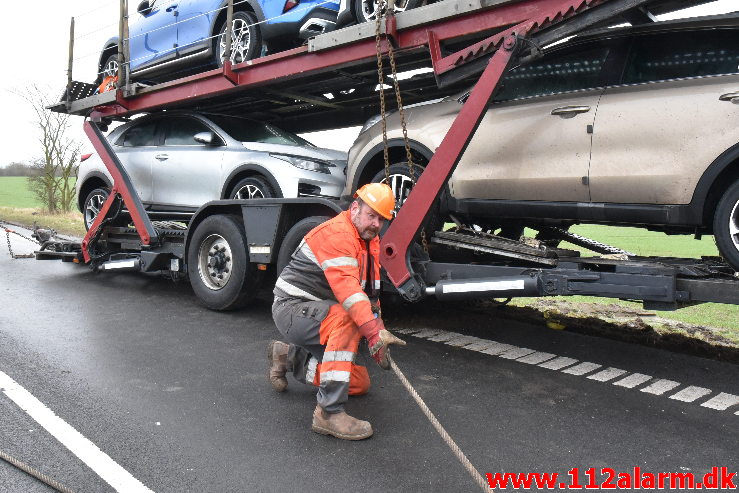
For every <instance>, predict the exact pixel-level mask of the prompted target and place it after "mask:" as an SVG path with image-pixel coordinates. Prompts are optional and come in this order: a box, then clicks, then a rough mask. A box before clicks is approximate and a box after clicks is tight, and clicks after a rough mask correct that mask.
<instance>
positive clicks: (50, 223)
mask: <svg viewBox="0 0 739 493" xmlns="http://www.w3.org/2000/svg"><path fill="white" fill-rule="evenodd" d="M0 221H10V222H13V223H17V224H23V225H26V226H28V227H31V225H32V224H33V223H34V222H36V224H38V225H39V226H40V227H42V228H51V229H54V230H56V231H57V232H58V233H61V234H64V235H70V236H76V237H79V238H82V237H84V236H85V226H84V223H83V221H82V214H80V213H79V212H77V211H74V212H67V213H63V214H49V213H48V212H44V211H43V210H42V209H34V208H18V207H0Z"/></svg>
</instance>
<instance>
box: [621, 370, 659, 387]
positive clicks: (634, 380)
mask: <svg viewBox="0 0 739 493" xmlns="http://www.w3.org/2000/svg"><path fill="white" fill-rule="evenodd" d="M651 379H652V376H651V375H644V374H643V373H632V374H631V375H629V376H628V377H624V378H622V379H621V380H619V381H617V382H613V385H618V386H619V387H626V388H627V389H633V388H634V387H638V386H639V385H641V384H643V383H646V382H648V381H650V380H651Z"/></svg>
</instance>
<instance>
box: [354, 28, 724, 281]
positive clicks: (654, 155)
mask: <svg viewBox="0 0 739 493" xmlns="http://www.w3.org/2000/svg"><path fill="white" fill-rule="evenodd" d="M467 95H468V94H467V93H464V92H463V93H461V94H459V95H457V96H455V97H449V98H446V99H444V100H442V101H438V102H434V103H431V104H426V105H422V106H417V107H413V108H409V109H408V110H407V112H406V119H407V122H408V137H409V138H410V140H411V147H412V148H413V152H414V154H415V158H414V160H415V161H416V162H417V163H418V164H420V165H421V167H420V169H421V170H422V169H423V168H422V167H423V166H424V165H426V164H427V163H428V161H429V160H430V159H431V157H432V156H433V153H434V150H435V149H436V148H437V147H438V146H439V144H440V143H441V141H442V139H443V138H444V136H445V135H446V132H447V130H448V129H449V127H450V126H451V124H452V122H453V120H454V118H455V117H456V116H457V114H458V113H459V111H460V109H461V108H462V105H463V104H464V103H465V101H466V98H467ZM376 121H377V119H374V120H371V121H369V122H368V123H367V124H366V125H365V127H364V128H363V130H362V131H361V132H360V134H359V136H358V138H357V140H356V141H355V143H354V145H353V147H352V148H351V150H350V151H349V165H348V168H347V172H348V180H347V185H346V189H345V191H344V194H350V193H352V192H353V191H354V190H356V189H357V188H358V187H359V186H361V185H362V184H364V183H367V182H370V181H380V180H385V172H384V168H383V157H382V154H383V153H382V129H381V125H379V124H377V123H376ZM388 137H389V138H390V139H391V140H390V144H391V146H392V148H391V151H390V156H391V159H392V164H393V166H391V168H390V172H391V175H392V176H391V184H392V186H393V187H395V189H396V195H397V197H398V198H399V199H400V200H401V201H402V200H403V199H404V197H405V196H407V194H408V191H409V187H411V186H412V183H413V180H414V179H415V178H416V177H411V176H410V171H409V168H408V166H407V164H406V162H405V161H406V159H405V152H404V150H403V141H402V130H401V126H400V122H399V116H398V115H397V114H393V115H391V116H390V118H389V121H388ZM440 206H441V210H442V212H449V213H452V214H454V215H455V216H457V217H460V218H463V219H464V220H466V221H469V222H473V223H476V224H479V225H481V226H487V227H489V228H490V229H497V228H502V229H507V230H509V231H522V229H523V227H524V226H531V227H537V226H541V225H547V224H549V225H552V224H555V225H564V226H567V225H571V224H576V223H601V224H615V225H636V226H643V227H645V228H648V229H652V230H657V231H664V232H666V233H669V234H680V233H697V234H703V233H705V234H714V236H715V238H716V243H717V245H718V248H719V251H720V252H721V254H722V255H723V256H724V257H725V259H726V260H727V261H728V262H729V264H731V265H732V266H733V267H734V269H736V270H739V15H737V14H730V15H724V16H716V17H708V18H703V19H691V20H689V21H685V20H683V21H670V22H656V23H652V24H648V25H640V26H634V27H624V28H615V29H604V30H602V31H599V32H593V33H590V34H587V35H584V36H578V37H576V38H573V39H572V40H570V41H568V42H566V43H563V44H560V45H557V46H554V47H552V48H551V49H550V50H548V51H546V52H545V55H544V57H543V58H540V59H538V60H536V61H534V62H532V63H529V64H525V65H521V66H518V67H515V68H513V69H512V70H511V71H510V72H509V73H508V74H507V75H506V76H505V77H504V78H503V80H502V87H501V88H500V89H499V90H498V92H497V94H496V95H495V96H494V101H493V102H492V104H491V105H490V111H489V112H488V113H487V114H486V115H485V116H484V118H483V121H482V123H481V124H480V127H479V128H478V130H477V132H476V134H475V136H474V138H473V139H472V141H471V142H470V144H469V146H468V147H467V149H466V151H465V153H464V155H463V156H462V158H461V161H460V162H459V165H458V166H457V168H456V170H455V171H454V173H453V175H452V177H451V179H450V181H449V186H448V190H447V191H446V192H445V194H444V196H443V197H442V200H441V204H440Z"/></svg>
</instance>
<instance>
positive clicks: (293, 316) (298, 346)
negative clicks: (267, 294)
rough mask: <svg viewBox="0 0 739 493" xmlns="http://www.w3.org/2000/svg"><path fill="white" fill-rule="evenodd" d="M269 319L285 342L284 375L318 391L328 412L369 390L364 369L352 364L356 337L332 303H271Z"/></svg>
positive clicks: (349, 321) (352, 325)
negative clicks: (285, 361) (290, 375)
mask: <svg viewBox="0 0 739 493" xmlns="http://www.w3.org/2000/svg"><path fill="white" fill-rule="evenodd" d="M272 315H273V318H274V320H275V324H276V325H277V329H278V330H279V331H280V332H281V333H282V334H283V335H284V336H285V339H286V340H287V342H288V343H290V351H289V353H288V358H287V360H288V361H287V365H288V371H291V372H292V373H293V376H294V377H295V379H296V380H298V381H299V382H303V383H307V384H313V385H316V386H317V387H318V395H317V400H318V404H319V405H320V406H321V407H322V408H323V409H325V410H326V411H327V412H329V413H336V412H340V411H343V410H344V405H345V404H346V401H347V399H348V396H350V395H362V394H366V393H367V392H368V391H369V388H370V378H369V373H368V372H367V368H366V367H364V366H362V365H359V364H357V363H356V358H357V351H358V348H359V341H360V339H361V338H362V336H361V334H360V333H359V330H358V329H357V326H356V324H355V323H354V321H353V320H352V319H351V317H350V316H349V313H348V312H347V311H346V310H345V309H344V308H343V307H342V306H341V305H339V304H338V303H336V302H330V301H302V300H298V299H286V300H285V299H282V300H281V299H275V303H274V304H273V305H272Z"/></svg>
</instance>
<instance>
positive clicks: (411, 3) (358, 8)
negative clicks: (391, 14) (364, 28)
mask: <svg viewBox="0 0 739 493" xmlns="http://www.w3.org/2000/svg"><path fill="white" fill-rule="evenodd" d="M378 3H379V2H378V1H377V0H353V3H352V7H353V9H354V18H355V19H356V20H357V23H359V24H361V23H363V22H374V21H375V19H376V17H375V14H374V12H375V11H376V10H377V4H378ZM398 3H400V2H398ZM426 3H430V2H429V1H428V0H407V2H406V3H405V6H403V7H398V6H396V8H395V12H396V13H398V12H403V11H406V10H411V9H415V8H416V7H420V6H421V5H425V4H426ZM370 9H372V12H370Z"/></svg>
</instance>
